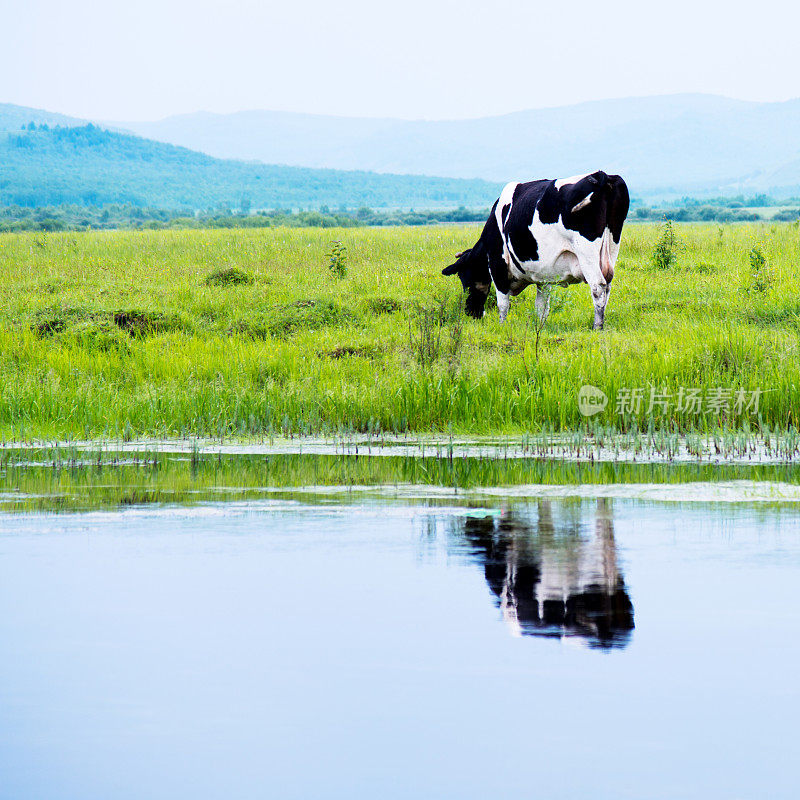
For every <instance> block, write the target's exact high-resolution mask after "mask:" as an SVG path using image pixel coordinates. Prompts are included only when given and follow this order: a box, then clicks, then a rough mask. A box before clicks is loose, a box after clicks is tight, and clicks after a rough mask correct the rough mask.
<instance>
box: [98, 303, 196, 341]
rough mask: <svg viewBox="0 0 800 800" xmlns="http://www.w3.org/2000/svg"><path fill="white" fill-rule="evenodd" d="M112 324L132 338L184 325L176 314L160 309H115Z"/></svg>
mask: <svg viewBox="0 0 800 800" xmlns="http://www.w3.org/2000/svg"><path fill="white" fill-rule="evenodd" d="M114 324H115V325H116V326H117V327H118V328H120V329H121V330H123V331H125V332H126V333H127V334H129V335H130V336H133V337H134V338H142V337H144V336H153V335H154V334H157V333H167V332H169V331H177V330H183V329H184V325H183V323H182V321H181V319H180V318H179V317H178V316H177V315H176V314H163V313H161V312H160V311H137V310H135V309H134V310H130V311H117V312H116V313H115V314H114Z"/></svg>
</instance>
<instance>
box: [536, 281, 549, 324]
mask: <svg viewBox="0 0 800 800" xmlns="http://www.w3.org/2000/svg"><path fill="white" fill-rule="evenodd" d="M536 313H537V314H538V315H539V322H540V324H541V325H544V324H545V322H547V317H548V316H549V315H550V287H549V286H540V285H537V287H536Z"/></svg>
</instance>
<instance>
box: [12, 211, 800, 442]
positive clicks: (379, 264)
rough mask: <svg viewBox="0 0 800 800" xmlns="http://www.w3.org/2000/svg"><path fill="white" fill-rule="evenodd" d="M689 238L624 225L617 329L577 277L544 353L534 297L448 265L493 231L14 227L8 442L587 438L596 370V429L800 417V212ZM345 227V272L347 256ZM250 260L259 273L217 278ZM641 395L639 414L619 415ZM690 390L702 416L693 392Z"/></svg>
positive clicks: (612, 309) (557, 308)
mask: <svg viewBox="0 0 800 800" xmlns="http://www.w3.org/2000/svg"><path fill="white" fill-rule="evenodd" d="M676 231H677V234H678V238H679V248H678V261H677V264H676V265H675V266H673V267H671V268H668V269H659V268H657V267H656V266H654V264H653V263H652V260H651V254H652V252H653V248H654V246H655V244H656V241H657V239H658V236H659V233H660V228H659V227H658V226H654V225H628V227H627V228H626V229H625V231H624V233H623V247H622V252H621V255H620V260H619V262H618V264H617V271H616V276H615V278H614V283H613V287H612V291H611V299H610V302H609V307H608V309H607V312H606V329H605V331H603V332H599V333H595V332H592V331H591V330H590V322H591V318H592V307H591V302H590V296H589V291H588V289H587V287H586V286H574V287H571V288H569V289H564V290H558V291H557V292H556V294H555V298H554V302H553V311H552V313H551V315H550V318H549V320H548V322H547V325H546V327H545V329H544V331H543V333H542V336H541V341H540V345H539V352H538V360H537V357H536V354H535V347H534V338H535V337H534V333H533V329H532V319H533V300H534V295H535V291H534V290H531V289H529V290H527V291H526V292H525V293H524V294H523V295H521V296H520V298H517V299H516V300H515V302H514V304H513V305H512V309H511V312H510V314H509V321H508V322H507V323H506V324H505V325H500V324H499V323H498V321H497V312H496V309H494V308H493V307H490V308H489V310H488V312H487V315H486V318H485V319H484V320H482V321H475V320H470V319H467V318H465V317H463V315H461V314H454V313H453V308H454V305H455V304H456V303H460V285H459V284H458V281H457V280H456V279H448V278H444V277H442V276H441V275H440V274H439V271H440V270H441V268H442V267H443V266H445V265H447V264H448V263H450V262H451V261H452V257H453V255H454V254H455V253H456V252H457V251H459V250H461V249H463V248H464V247H466V246H469V245H471V244H472V243H473V242H474V240H475V238H476V237H477V235H478V233H479V228H477V227H466V226H459V227H456V226H454V227H444V226H437V227H423V228H401V229H369V228H365V229H346V230H319V229H264V230H217V231H162V232H98V233H78V234H75V233H66V234H41V233H40V234H5V235H2V236H0V386H2V389H1V390H0V435H1V436H2V437H4V438H5V439H6V440H9V439H14V440H30V439H45V438H46V439H56V438H58V439H67V438H94V439H108V438H119V437H122V438H126V439H129V438H136V437H141V436H169V437H172V436H188V435H198V436H229V437H247V438H249V437H254V436H255V437H258V436H261V435H264V434H274V433H280V432H286V433H299V434H316V433H349V432H357V431H358V432H363V431H368V432H378V431H384V432H406V431H410V432H423V433H425V432H445V433H447V432H452V433H459V434H466V435H491V434H509V435H513V434H517V433H523V432H532V433H536V432H548V431H551V430H556V431H559V430H570V431H573V430H576V429H580V428H581V427H582V426H584V425H586V424H589V423H586V422H585V419H584V417H582V416H581V414H580V412H579V409H578V403H577V394H578V390H579V389H580V387H581V386H582V385H583V384H591V385H593V386H596V387H598V388H599V389H601V390H602V391H603V392H605V394H606V395H607V396H608V397H609V403H608V406H607V407H606V409H605V410H604V411H603V412H602V413H600V414H598V415H596V416H595V417H592V418H591V423H590V424H592V425H597V424H599V425H602V426H607V427H610V428H616V429H620V430H630V429H631V428H636V427H638V428H640V429H642V428H647V427H648V426H650V427H653V428H657V429H661V430H670V431H679V432H681V431H683V432H686V431H708V430H716V429H718V428H728V429H741V428H747V427H751V428H752V427H756V426H758V425H759V424H760V425H762V426H764V427H768V428H770V429H771V430H775V431H786V430H790V429H793V428H794V427H795V426H796V425H797V419H798V415H799V414H800V400H799V397H798V388H800V350H799V348H800V285H799V284H798V277H797V269H798V265H800V230H799V229H798V226H797V225H796V224H773V225H768V224H753V225H729V226H718V225H710V226H695V225H686V226H680V225H678V226H676ZM337 239H340V240H341V241H342V242H343V243H344V245H345V246H346V248H347V256H346V266H347V275H346V277H345V278H337V277H336V276H334V275H333V274H332V273H331V272H330V270H329V269H328V261H329V253H330V250H331V247H332V243H333V242H334V240H337ZM754 246H757V247H759V248H760V251H761V252H762V253H763V256H764V257H765V259H766V265H765V266H764V267H762V268H761V270H760V273H761V275H760V277H759V276H758V275H754V273H753V270H752V267H751V260H750V254H751V250H752V248H753V247H754ZM231 268H235V269H236V270H240V271H241V272H242V273H244V274H245V276H246V278H247V282H245V283H241V284H234V283H229V284H225V283H224V282H222V283H216V284H215V283H210V284H209V283H208V282H207V278H208V276H209V275H211V274H212V273H214V272H218V271H224V270H228V269H231ZM440 320H441V324H440ZM681 388H683V390H684V392H683V394H681ZM635 389H641V397H642V400H641V403H640V405H639V407H638V409H637V408H636V407H635V405H636V404H635V403H633V404H628V405H629V407H628V408H627V410H626V412H625V413H618V408H617V405H618V401H619V398H620V397H621V396H622V390H629V391H630V394H631V397H633V396H635V393H633V390H635ZM689 389H693V390H696V393H695V397H699V398H700V399H701V400H702V403H703V404H702V405H701V407H700V411H699V413H695V411H696V409H697V406H696V404H695V406H694V407H692V406H691V404H689V405H688V406H687V408H686V409H684V410H681V408H678V407H676V406H677V402H678V400H679V399H682V400H684V401H685V400H686V397H687V394H686V392H687V391H688V390H689ZM651 390H652V391H654V392H656V393H657V395H656V397H655V398H654V399H656V400H659V401H661V402H658V403H655V404H654V405H653V408H652V409H650V408H649V406H650V393H651ZM739 390H743V391H745V392H746V393H747V394H746V395H739V394H737V393H738V392H739ZM755 390H761V391H763V394H762V395H761V396H760V397H759V408H758V413H755V412H754V411H753V410H752V409H750V410H748V409H747V407H746V404H745V403H744V398H745V397H746V398H747V401H748V402H751V403H752V394H751V393H752V392H753V391H755ZM679 395H680V397H679ZM737 398H738V400H739V402H738V403H737ZM684 405H686V403H684Z"/></svg>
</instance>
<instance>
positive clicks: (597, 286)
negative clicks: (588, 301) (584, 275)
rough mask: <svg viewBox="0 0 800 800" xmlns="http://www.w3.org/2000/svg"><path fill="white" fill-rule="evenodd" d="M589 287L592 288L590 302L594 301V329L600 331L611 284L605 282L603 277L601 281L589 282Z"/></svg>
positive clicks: (603, 321) (604, 317)
mask: <svg viewBox="0 0 800 800" xmlns="http://www.w3.org/2000/svg"><path fill="white" fill-rule="evenodd" d="M589 288H590V289H591V290H592V302H593V303H594V329H595V330H596V331H601V330H603V324H604V323H605V319H606V304H607V303H608V295H609V293H610V292H611V286H610V285H609V284H607V283H606V281H605V279H602V282H601V281H597V282H596V283H594V284H591V283H590V284H589Z"/></svg>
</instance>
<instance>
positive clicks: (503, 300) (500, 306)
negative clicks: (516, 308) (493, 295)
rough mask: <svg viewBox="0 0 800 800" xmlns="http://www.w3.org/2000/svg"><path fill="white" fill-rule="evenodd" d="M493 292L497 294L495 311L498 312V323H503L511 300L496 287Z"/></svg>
mask: <svg viewBox="0 0 800 800" xmlns="http://www.w3.org/2000/svg"><path fill="white" fill-rule="evenodd" d="M495 291H496V292H497V310H498V311H499V312H500V322H505V321H506V317H507V316H508V309H509V306H510V305H511V298H510V297H509V295H507V294H503V293H502V292H501V291H500V290H499V289H498V288H497V287H496V286H495Z"/></svg>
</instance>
